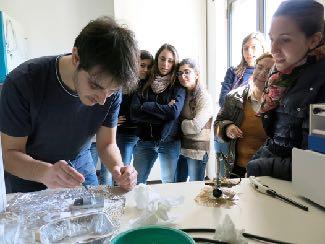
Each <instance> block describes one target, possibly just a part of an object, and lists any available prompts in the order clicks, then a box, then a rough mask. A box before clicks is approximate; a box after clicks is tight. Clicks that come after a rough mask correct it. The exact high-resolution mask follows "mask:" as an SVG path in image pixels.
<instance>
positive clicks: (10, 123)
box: [0, 56, 121, 190]
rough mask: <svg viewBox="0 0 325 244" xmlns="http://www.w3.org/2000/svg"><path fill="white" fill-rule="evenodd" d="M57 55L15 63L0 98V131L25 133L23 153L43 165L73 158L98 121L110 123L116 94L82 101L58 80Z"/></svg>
mask: <svg viewBox="0 0 325 244" xmlns="http://www.w3.org/2000/svg"><path fill="white" fill-rule="evenodd" d="M59 58H60V56H54V57H53V56H52V57H42V58H38V59H33V60H29V61H27V62H25V63H23V64H22V65H20V66H19V67H17V68H16V69H15V70H13V71H12V72H11V73H10V74H8V76H7V78H6V80H5V83H4V86H3V89H2V94H1V100H0V130H1V132H2V133H5V134H7V135H9V136H13V137H25V136H28V140H27V145H26V153H27V154H28V155H30V156H32V157H33V158H34V159H38V160H42V161H45V162H49V163H55V162H57V161H58V160H62V159H63V160H67V159H74V158H75V157H76V156H77V155H78V153H79V152H80V150H81V149H82V148H83V147H84V146H85V145H86V143H87V142H89V140H90V139H91V138H92V137H93V136H94V134H95V133H96V132H97V130H98V129H99V127H100V126H101V125H103V126H106V127H111V128H112V127H115V126H116V125H117V120H118V112H119V106H120V103H121V92H117V93H115V94H113V95H112V96H111V97H109V98H108V99H107V100H106V102H105V104H104V105H99V104H96V105H94V106H86V105H84V104H83V103H82V102H81V101H80V99H79V97H78V96H77V94H76V93H74V92H73V91H71V90H69V88H68V87H66V86H65V85H64V83H63V82H62V80H61V77H60V75H59V70H58V60H59ZM15 178H17V177H15ZM17 183H18V181H17ZM13 184H15V183H13ZM23 188H24V187H23ZM21 190H23V189H21Z"/></svg>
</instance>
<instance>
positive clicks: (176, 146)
mask: <svg viewBox="0 0 325 244" xmlns="http://www.w3.org/2000/svg"><path fill="white" fill-rule="evenodd" d="M180 148H181V143H180V141H179V140H176V141H170V142H160V141H143V140H139V141H138V143H137V145H136V147H135V150H134V160H133V166H134V167H135V169H136V170H137V171H138V184H139V183H146V181H147V179H148V176H149V174H150V171H151V168H152V166H153V165H154V163H155V161H156V159H157V158H158V157H159V160H160V169H161V181H162V182H163V183H168V182H175V173H176V167H177V161H178V157H179V154H180Z"/></svg>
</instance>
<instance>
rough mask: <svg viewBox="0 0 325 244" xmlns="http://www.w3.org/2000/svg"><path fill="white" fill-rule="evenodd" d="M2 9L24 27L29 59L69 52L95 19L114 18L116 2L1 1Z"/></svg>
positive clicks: (110, 0) (77, 0)
mask: <svg viewBox="0 0 325 244" xmlns="http://www.w3.org/2000/svg"><path fill="white" fill-rule="evenodd" d="M0 10H2V11H4V12H6V13H7V14H8V15H10V16H11V17H12V18H14V19H15V20H16V21H18V22H19V23H20V25H21V26H22V27H23V29H24V31H25V34H26V38H27V56H28V57H29V58H34V57H39V56H44V55H53V54H60V53H66V52H70V51H71V48H72V46H73V43H74V39H75V37H76V36H77V35H78V33H79V32H80V30H81V29H82V28H83V27H84V26H85V25H86V24H87V23H88V22H89V21H90V20H92V19H95V18H97V17H99V16H102V15H109V16H114V0H91V1H90V0H55V1H53V0H28V1H26V0H1V1H0Z"/></svg>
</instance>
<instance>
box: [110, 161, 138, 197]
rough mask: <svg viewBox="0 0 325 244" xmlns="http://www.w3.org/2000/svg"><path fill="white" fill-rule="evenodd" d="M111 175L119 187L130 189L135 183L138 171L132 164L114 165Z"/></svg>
mask: <svg viewBox="0 0 325 244" xmlns="http://www.w3.org/2000/svg"><path fill="white" fill-rule="evenodd" d="M112 176H113V179H114V180H115V181H116V183H117V184H118V185H119V186H120V187H122V188H123V189H125V190H127V191H130V190H132V189H133V188H134V187H135V186H136V184H137V176H138V172H137V171H136V170H135V168H133V167H132V166H123V167H120V166H114V167H113V170H112Z"/></svg>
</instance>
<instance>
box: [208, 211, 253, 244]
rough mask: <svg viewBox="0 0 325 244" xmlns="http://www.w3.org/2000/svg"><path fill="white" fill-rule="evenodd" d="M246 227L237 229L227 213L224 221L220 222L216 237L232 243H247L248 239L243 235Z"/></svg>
mask: <svg viewBox="0 0 325 244" xmlns="http://www.w3.org/2000/svg"><path fill="white" fill-rule="evenodd" d="M243 232H244V229H241V230H237V229H236V228H235V224H234V222H232V220H231V218H230V217H229V215H228V214H226V216H225V218H224V219H223V222H222V223H221V224H219V225H218V226H217V228H216V231H215V233H214V239H215V240H219V241H224V242H228V243H232V244H246V243H248V242H247V240H246V239H245V238H244V237H243V235H242V234H243Z"/></svg>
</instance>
